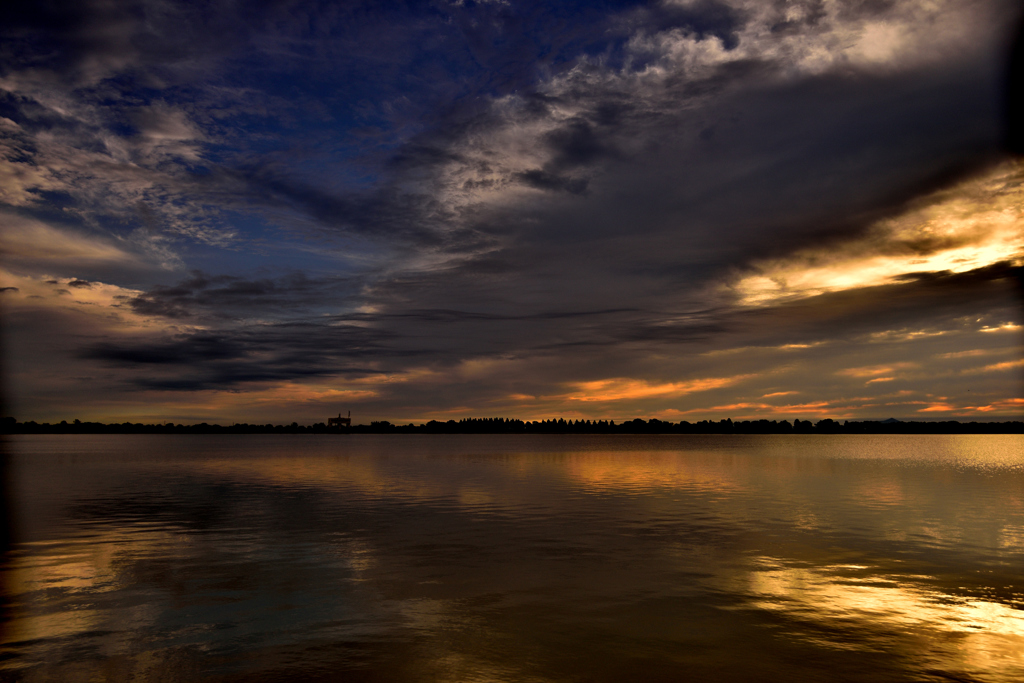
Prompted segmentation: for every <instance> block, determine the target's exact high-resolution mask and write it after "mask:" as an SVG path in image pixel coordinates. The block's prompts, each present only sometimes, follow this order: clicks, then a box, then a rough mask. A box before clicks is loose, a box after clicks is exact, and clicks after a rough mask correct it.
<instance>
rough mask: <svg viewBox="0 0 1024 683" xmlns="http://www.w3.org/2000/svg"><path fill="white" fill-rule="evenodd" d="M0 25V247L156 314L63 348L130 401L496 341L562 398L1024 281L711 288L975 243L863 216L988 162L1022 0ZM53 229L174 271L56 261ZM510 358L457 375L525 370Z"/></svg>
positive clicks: (371, 12) (268, 14)
mask: <svg viewBox="0 0 1024 683" xmlns="http://www.w3.org/2000/svg"><path fill="white" fill-rule="evenodd" d="M2 11H3V12H4V14H0V37H2V39H3V40H0V43H2V45H0V56H2V64H0V117H2V119H3V120H0V138H2V140H3V145H4V146H3V148H2V150H0V151H2V152H3V153H4V154H5V155H6V158H7V159H8V161H9V163H10V168H11V169H13V171H12V172H11V173H9V174H7V175H4V176H0V193H2V195H0V198H2V199H3V201H4V202H6V204H7V205H8V206H7V209H9V210H10V211H11V212H12V213H11V215H17V216H18V217H19V219H20V218H25V220H24V221H23V223H22V227H21V228H19V230H20V232H19V233H18V236H17V240H14V239H13V238H11V237H9V236H8V237H5V238H4V239H5V240H7V241H6V242H5V243H4V246H5V248H8V247H7V244H8V243H11V244H14V247H15V249H16V250H20V251H18V252H17V253H18V254H20V256H19V257H18V258H19V259H20V260H18V261H17V263H18V264H19V267H21V268H23V270H24V272H20V273H19V274H18V275H19V276H22V275H24V276H25V277H29V276H32V277H42V276H43V274H44V273H46V276H47V277H50V276H59V279H58V280H55V281H54V282H55V283H58V284H61V285H62V286H63V287H64V288H66V289H65V291H66V292H67V293H66V294H64V295H63V296H61V297H60V299H61V300H62V301H68V302H73V307H72V303H68V304H67V306H68V307H69V308H67V309H66V310H67V311H72V310H73V311H74V315H78V314H79V312H80V311H85V310H90V309H89V307H90V306H92V307H97V306H99V304H97V303H96V302H97V301H99V300H100V298H101V297H102V296H107V293H108V289H109V288H111V287H113V288H115V289H116V288H117V287H120V289H116V291H115V289H110V292H112V293H110V296H111V297H112V299H111V301H113V302H115V303H113V304H110V306H109V308H108V309H104V310H110V311H113V312H112V313H111V315H112V316H113V317H117V316H120V315H122V314H124V316H126V317H125V320H126V321H127V322H125V323H124V324H125V325H129V324H132V325H134V324H138V325H140V326H142V325H143V323H142V322H138V321H137V320H136V319H135V318H130V316H129V314H130V315H131V316H137V317H142V318H146V321H145V325H150V326H154V327H147V328H145V331H144V332H139V330H138V329H135V328H131V332H130V333H127V332H126V333H125V336H123V337H121V336H119V333H118V332H116V331H111V330H107V331H104V332H95V333H90V334H83V335H82V336H81V339H82V340H84V341H81V342H75V343H78V344H79V349H78V351H79V360H80V361H83V362H84V361H87V362H92V363H95V362H99V363H101V364H103V365H104V366H105V367H107V368H109V369H110V370H111V372H112V376H113V377H116V378H119V379H118V380H117V381H122V380H123V381H124V382H125V383H127V384H130V385H132V386H135V387H139V388H148V389H174V390H198V389H216V388H230V389H232V390H236V389H238V388H241V387H245V386H249V385H254V384H260V383H264V384H265V383H273V382H279V381H288V380H301V379H303V378H318V377H337V376H339V375H343V374H344V375H346V376H349V377H354V376H359V375H360V373H363V374H366V373H378V372H388V373H397V374H402V373H405V374H407V375H408V374H409V373H411V372H413V371H414V370H417V369H420V370H422V369H423V368H427V369H429V370H430V371H432V372H433V371H437V372H442V373H448V374H445V377H449V376H454V374H452V373H455V374H458V373H457V372H456V371H457V370H458V369H459V368H462V367H463V366H466V365H467V364H469V365H472V363H474V362H476V361H480V362H481V363H483V362H484V361H486V362H492V361H494V359H502V362H505V361H508V362H513V360H515V361H516V362H518V361H519V360H523V359H527V360H529V362H531V363H533V362H536V363H537V364H538V365H536V366H535V367H536V368H540V369H539V370H538V372H539V373H540V374H539V375H538V376H543V377H544V378H546V380H545V381H547V382H548V383H549V384H553V385H554V384H571V383H572V382H574V381H580V380H581V378H583V379H594V378H599V377H601V376H605V377H612V376H620V377H628V376H633V374H638V373H642V372H646V373H647V375H646V376H651V375H652V373H653V370H651V368H652V367H653V364H654V363H655V361H651V360H648V358H653V357H658V358H661V360H660V361H659V362H663V363H665V364H666V367H668V366H670V365H672V363H675V362H676V361H671V362H670V361H669V360H665V359H666V358H675V357H677V356H679V357H683V356H686V355H687V354H689V353H691V352H693V351H694V350H707V349H709V348H713V347H715V346H716V345H723V344H734V345H735V344H749V345H751V346H765V345H769V344H780V345H783V344H787V343H797V342H799V341H806V340H808V339H826V338H827V339H829V340H841V339H847V338H851V337H853V336H856V335H858V334H866V333H867V332H866V331H870V330H881V329H884V328H885V327H886V326H887V325H888V326H902V325H907V324H911V322H908V321H918V322H915V323H913V324H920V325H926V324H927V321H928V319H929V316H932V317H933V318H934V319H935V320H939V319H941V320H944V321H945V320H948V319H952V318H951V317H956V316H962V315H965V314H966V313H965V312H966V311H969V310H970V309H971V307H972V305H973V306H975V307H976V308H978V309H986V307H987V308H988V309H991V310H996V309H998V310H1005V307H1006V301H1007V296H1008V295H1007V292H1008V291H1010V290H1011V289H1012V286H1011V285H1012V283H1013V282H1015V281H1016V280H1015V278H1016V279H1017V280H1019V271H1017V270H1013V266H1011V265H1007V264H997V265H995V266H990V267H988V268H987V269H986V268H981V269H976V270H974V271H971V272H969V273H959V274H952V273H934V272H933V273H917V274H915V273H914V272H912V270H907V271H906V272H904V273H903V274H902V275H897V276H894V277H893V279H892V280H891V281H890V282H889V283H888V284H885V285H883V286H877V284H878V283H869V284H870V286H867V285H865V286H861V287H853V288H851V289H850V290H848V291H843V292H831V293H825V294H816V295H814V296H811V295H806V296H803V295H801V296H802V298H800V299H799V300H788V299H787V300H785V301H781V300H780V301H777V302H774V303H773V304H772V305H770V306H764V307H761V308H758V307H751V306H747V305H746V304H745V303H744V302H743V301H742V300H741V297H739V296H738V295H736V294H735V293H734V292H732V290H729V287H728V286H731V285H732V284H735V281H736V280H737V278H739V277H741V276H743V275H745V274H750V273H756V272H759V269H761V268H767V266H764V265H763V264H764V262H765V261H766V260H768V259H787V258H791V257H792V255H793V254H796V253H798V252H799V253H803V252H802V251H801V250H804V251H808V250H809V251H811V252H814V254H823V253H828V252H829V250H843V249H851V248H852V247H851V246H850V245H856V246H857V248H858V249H861V250H862V251H863V252H864V253H866V254H867V253H869V254H874V255H885V256H894V257H901V258H902V257H903V256H905V255H916V256H919V257H926V256H929V255H933V254H937V253H940V252H942V251H943V250H951V249H954V248H957V247H958V246H965V245H966V246H969V245H970V243H971V240H973V239H975V237H973V236H972V235H971V234H968V233H967V232H964V233H962V234H957V235H945V234H939V233H935V234H925V233H923V232H919V233H914V234H910V235H909V236H908V235H894V234H890V233H887V232H884V231H882V232H878V231H877V226H878V225H879V223H880V222H884V221H886V220H897V219H899V218H900V217H901V216H904V215H906V214H907V213H908V212H912V211H915V210H917V208H916V207H917V203H918V202H919V200H920V199H921V198H922V197H926V196H930V195H931V194H932V193H934V192H935V191H937V190H940V189H942V188H953V189H951V190H950V191H953V190H955V188H957V187H959V186H960V184H962V183H964V182H967V181H969V180H970V179H971V178H974V177H980V176H983V175H984V174H985V173H989V172H990V171H991V169H993V168H997V167H998V164H999V163H1001V158H1000V157H999V154H1000V150H1001V146H1002V145H1003V143H1004V137H1005V136H1004V131H1003V130H1002V129H1001V124H1002V120H1003V119H1002V116H1003V113H1002V112H1001V110H1000V106H1002V105H1001V102H1000V95H1001V92H1000V88H1001V87H1002V84H1003V81H1002V80H1001V79H1002V78H1003V71H1002V67H1001V66H997V65H996V63H995V62H996V60H997V59H1001V58H1002V57H999V56H998V55H997V53H998V54H999V55H1002V52H1000V50H1001V49H1002V48H1001V44H1002V43H1001V41H1002V42H1006V39H1007V38H1008V36H1007V35H1006V33H1007V28H1006V27H1007V26H1009V19H1013V20H1014V21H1016V19H1017V18H1018V16H1019V8H1018V7H1017V6H1016V5H1014V4H1013V3H1011V2H1003V1H1002V0H991V1H990V2H984V3H980V4H971V3H961V2H959V1H958V0H950V2H949V3H947V4H946V5H943V6H941V7H938V6H933V5H927V6H926V5H924V4H921V5H919V4H916V3H913V2H907V3H892V2H884V1H867V2H842V3H838V4H836V3H831V4H825V3H822V2H817V1H816V0H808V1H807V2H790V3H761V2H753V1H750V2H747V1H745V0H731V1H730V2H716V1H714V0H701V1H698V2H622V3H613V2H599V3H592V2H591V3H585V2H581V3H558V4H555V5H551V4H550V3H539V2H537V3H534V2H520V3H503V2H479V3H473V2H465V3H461V2H460V3H455V2H451V3H449V2H441V1H440V0H438V1H437V2H422V3H416V2H413V3H370V2H365V3H364V2H356V3H345V4H342V5H338V4H337V3H307V2H279V3H270V4H267V3H245V2H243V3H234V2H224V3H222V2H211V3H205V4H200V5H194V4H191V5H190V4H185V5H165V4H164V3H158V2H155V1H154V2H150V1H148V0H140V1H139V2H126V3H113V4H111V3H101V2H91V1H90V2H83V3H60V2H53V3H42V4H38V5H28V4H24V3H23V6H19V7H15V8H6V9H4V10H2ZM925 27H927V28H925ZM1018 52H1019V50H1018ZM1018 61H1019V60H1018ZM1015 68H1016V67H1015ZM1018 70H1019V69H1018ZM1011 73H1016V72H1015V71H1011ZM1011 78H1013V76H1011ZM1013 101H1015V100H1012V98H1011V104H1010V110H1009V112H1010V113H1009V117H1010V119H1011V120H1012V118H1013V116H1014V114H1013V111H1015V110H1013V108H1012V107H1013V106H1015V105H1013V104H1012V102H1013ZM1011 137H1012V135H1011ZM26 217H27V218H26ZM28 218H31V219H33V220H35V221H36V222H37V223H40V224H41V223H46V225H48V226H57V227H56V228H53V230H51V231H50V232H47V231H45V230H42V229H40V228H38V226H37V225H36V223H31V222H30V221H29V220H28ZM58 228H59V229H58ZM72 229H74V230H76V231H77V232H76V233H75V234H80V235H87V236H102V237H103V238H104V239H105V240H106V242H105V243H107V244H109V245H114V246H116V247H117V249H118V250H119V251H118V254H119V255H120V254H121V253H122V252H123V253H124V254H127V255H129V256H131V257H132V258H136V259H137V260H139V261H143V262H145V263H148V264H159V266H158V267H159V268H160V270H159V272H158V271H157V270H156V267H155V266H153V265H151V267H152V268H153V271H152V277H151V278H150V279H148V280H147V279H146V278H144V277H138V276H132V277H130V278H129V277H127V276H125V275H124V274H123V273H124V271H123V270H122V271H118V270H117V269H116V268H115V267H114V266H113V265H105V262H104V263H100V264H98V265H95V264H94V265H90V266H89V269H86V267H85V265H83V264H85V263H86V258H85V256H81V255H78V256H76V255H75V254H80V253H81V254H84V253H85V251H84V250H83V249H78V251H77V252H75V253H74V254H71V253H70V252H69V253H68V254H65V253H63V252H62V253H61V254H58V255H57V256H54V255H53V251H52V249H49V247H48V246H47V245H48V244H49V243H53V241H54V239H55V238H56V239H57V240H58V241H59V240H60V236H61V235H64V234H65V233H67V234H71V231H72ZM61 231H64V232H61ZM876 233H877V234H876ZM83 239H84V238H83ZM64 241H65V242H68V240H64ZM76 248H77V247H76ZM111 248H113V247H111ZM812 256H813V255H812ZM33 258H34V259H35V260H34V261H33V260H32V259H33ZM127 258H128V256H125V257H124V258H123V259H122V260H127ZM286 258H287V259H290V260H287V262H286ZM801 258H802V257H801ZM813 258H817V256H813ZM813 258H812V257H808V259H806V260H807V262H808V263H810V262H811V261H813ZM61 259H64V261H61ZM75 259H77V261H76V260H75ZM94 260H95V259H94ZM797 260H799V259H797ZM12 262H13V261H12ZM58 262H63V263H68V264H69V265H68V266H67V267H66V268H63V269H59V268H54V267H52V264H54V263H58ZM33 263H34V264H37V265H38V264H44V265H45V266H46V268H43V267H42V265H38V267H37V269H36V270H37V271H38V272H35V271H33V272H31V273H30V272H29V266H28V265H25V264H33ZM909 267H910V266H908V268H909ZM195 268H201V270H192V275H191V276H182V275H181V272H182V271H185V272H189V271H188V270H186V269H195ZM297 273H302V274H297ZM175 281H177V284H168V283H173V282H175ZM15 284H17V285H18V287H16V288H13V289H15V290H17V289H18V288H24V287H29V286H30V285H31V283H28V284H25V283H23V282H21V281H18V282H16V283H15ZM26 291H27V290H26ZM33 291H34V290H33ZM15 293H17V292H15ZM87 295H88V296H91V297H93V299H92V300H89V299H87V298H86V296H87ZM38 296H42V295H38ZM76 297H78V298H76ZM972 301H976V302H977V301H981V303H975V304H972V303H971V302H972ZM61 310H65V309H61ZM62 315H64V314H63V313H62ZM74 315H72V314H71V313H67V316H68V320H77V318H75V317H74ZM154 320H155V321H157V322H153V321H154ZM132 321H135V322H132ZM69 324H70V325H72V327H73V325H74V323H69ZM943 324H945V323H943ZM160 325H166V326H167V327H166V329H165V331H164V332H155V331H153V330H154V329H159V326H160ZM187 325H197V326H199V325H201V326H202V327H203V328H204V329H203V330H202V331H196V330H194V329H192V328H188V327H186V326H187ZM100 327H101V326H100ZM69 329H72V328H69ZM75 329H77V328H75ZM140 329H141V327H140ZM189 330H192V331H189ZM76 339H78V337H76ZM140 340H141V341H140ZM69 343H71V342H69ZM659 354H661V355H659ZM510 359H511V360H510ZM545 363H550V365H545ZM684 366H685V363H684V362H683V361H679V362H678V364H677V365H672V367H678V368H684ZM686 367H689V366H686ZM691 369H692V368H691ZM459 371H460V372H461V370H459ZM679 371H680V372H683V370H682V369H681V370H679ZM467 372H469V371H467ZM495 372H497V371H495ZM631 373H632V374H631ZM719 374H722V373H719ZM503 378H504V379H503V381H504V382H506V383H505V384H495V385H494V386H492V387H488V388H486V389H485V388H481V387H472V386H470V385H471V384H472V383H471V382H470V381H469V380H465V385H464V386H462V389H461V391H464V392H465V393H464V394H463V395H464V396H466V397H471V396H478V397H480V396H485V395H491V394H493V395H497V394H500V393H502V392H506V393H507V390H508V387H511V386H513V385H516V386H519V385H521V384H528V382H526V380H525V379H522V378H518V377H516V376H515V374H514V373H513V372H512V371H509V374H508V375H507V376H505V375H503ZM446 381H447V380H446ZM452 381H453V382H454V381H455V380H452ZM459 381H462V380H459ZM542 383H543V382H541V381H540V380H537V381H536V382H534V383H533V385H532V386H531V387H530V388H529V390H530V391H531V392H535V393H539V392H542V391H543V390H542V388H541V387H540V384H542ZM381 391H382V392H385V393H386V391H385V390H383V389H382V390H381ZM410 391H412V390H411V389H410ZM416 391H420V392H421V393H422V400H423V401H427V400H428V399H429V396H428V394H429V390H428V389H426V388H422V387H421V388H420V389H417V390H416ZM523 391H526V389H523ZM474 392H475V393H474ZM488 392H490V393H488ZM389 400H390V399H389ZM417 400H420V399H417ZM445 400H446V401H448V402H449V403H450V404H457V403H459V402H460V400H462V399H459V398H458V397H455V396H452V397H446V398H445ZM465 400H469V399H468V398H467V399H465Z"/></svg>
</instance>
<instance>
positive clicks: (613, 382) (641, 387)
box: [565, 375, 754, 401]
mask: <svg viewBox="0 0 1024 683" xmlns="http://www.w3.org/2000/svg"><path fill="white" fill-rule="evenodd" d="M750 377H754V375H736V376H734V377H709V378H705V379H694V380H690V381H687V382H668V383H663V384H657V383H652V382H648V381H646V380H639V379H629V378H624V377H619V378H614V379H602V380H597V381H594V382H577V383H575V384H574V385H573V386H575V387H576V392H575V393H572V394H569V395H567V396H565V398H566V399H567V400H570V401H623V400H631V399H641V398H654V397H672V396H684V395H686V394H691V393H693V392H696V391H708V390H710V389H719V388H721V387H728V386H732V385H733V384H737V383H738V382H742V381H743V380H745V379H748V378H750Z"/></svg>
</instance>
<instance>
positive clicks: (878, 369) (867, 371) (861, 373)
mask: <svg viewBox="0 0 1024 683" xmlns="http://www.w3.org/2000/svg"><path fill="white" fill-rule="evenodd" d="M916 366H917V363H892V364H891V365H866V366H864V367H859V368H847V369H846V370H840V371H839V372H837V373H836V374H837V375H844V376H846V377H875V376H877V375H888V374H890V373H893V372H895V371H896V370H902V369H904V368H912V367H916Z"/></svg>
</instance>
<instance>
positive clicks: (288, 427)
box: [0, 417, 1024, 434]
mask: <svg viewBox="0 0 1024 683" xmlns="http://www.w3.org/2000/svg"><path fill="white" fill-rule="evenodd" d="M0 433H4V434H1024V422H1021V421H1019V420H1018V421H1011V422H958V421H956V420H946V421H937V422H902V421H899V420H891V419H890V420H884V421H872V420H863V421H850V420H847V421H844V422H838V421H836V420H832V419H828V418H826V419H824V420H819V421H818V422H811V421H810V420H793V421H792V422H790V421H789V420H737V421H733V420H732V419H729V418H726V419H724V420H718V421H713V420H701V421H699V422H687V421H686V420H683V421H682V422H667V421H664V420H659V419H657V418H652V419H650V420H643V419H640V418H636V419H633V420H627V421H625V422H618V423H616V422H615V421H614V420H566V419H563V418H559V419H557V420H556V419H551V420H537V421H524V420H517V419H509V418H503V417H488V418H475V417H469V418H463V419H461V420H458V421H456V420H448V421H446V422H439V421H437V420H431V421H429V422H426V423H422V424H411V423H410V424H405V425H398V424H392V423H391V422H388V421H386V420H381V421H374V422H371V423H370V424H368V425H362V424H360V425H353V426H351V427H342V428H338V427H328V426H327V425H326V424H325V423H323V422H318V423H316V424H312V425H300V424H298V423H297V422H292V423H291V424H283V425H282V424H278V425H274V424H262V425H261V424H248V423H236V424H232V425H219V424H207V423H205V422H202V423H199V424H190V425H185V424H173V423H166V424H142V423H133V422H122V423H119V424H118V423H114V424H104V423H100V422H82V421H80V420H74V421H73V422H67V421H61V422H59V423H56V424H50V423H48V422H43V423H37V422H34V421H28V422H18V421H17V420H15V419H14V418H13V417H7V418H3V419H0Z"/></svg>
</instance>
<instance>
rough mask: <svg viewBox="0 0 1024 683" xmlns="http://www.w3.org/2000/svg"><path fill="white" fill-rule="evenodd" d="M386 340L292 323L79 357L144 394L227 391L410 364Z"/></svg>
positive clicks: (105, 348) (99, 349)
mask: <svg viewBox="0 0 1024 683" xmlns="http://www.w3.org/2000/svg"><path fill="white" fill-rule="evenodd" d="M390 336H392V335H390V334H389V333H387V332H382V331H377V330H367V329H365V328H359V327H355V326H351V325H348V326H337V325H335V326H332V325H327V324H323V323H314V322H295V323H278V324H271V325H262V326H258V327H247V328H236V329H225V330H220V331H218V332H217V333H214V334H212V333H209V332H196V333H192V334H184V335H178V336H176V337H174V338H171V339H165V340H160V339H157V340H152V341H149V342H145V341H138V340H136V341H133V342H132V343H130V344H128V343H120V344H118V343H100V344H95V345H93V346H91V347H88V348H86V349H83V350H82V351H81V354H80V355H81V357H82V358H86V359H90V360H98V361H102V362H104V363H106V364H109V365H112V366H115V367H120V368H126V369H129V370H131V372H130V373H129V374H128V375H127V376H128V377H130V378H131V379H129V380H128V382H129V383H130V384H134V385H135V386H137V387H139V388H144V389H169V390H181V391H192V390H200V389H229V388H233V387H238V386H241V385H245V384H251V383H256V382H269V381H282V380H294V379H302V378H311V377H326V376H337V375H342V374H349V375H356V376H366V375H372V374H375V373H377V372H378V370H375V369H374V368H372V367H371V366H370V365H369V364H368V363H369V361H371V360H380V359H392V358H395V357H400V356H408V355H409V354H410V353H411V352H409V351H402V350H399V349H390V348H388V346H387V344H386V343H385V342H386V341H387V340H388V338H389V337H390Z"/></svg>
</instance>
